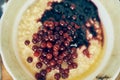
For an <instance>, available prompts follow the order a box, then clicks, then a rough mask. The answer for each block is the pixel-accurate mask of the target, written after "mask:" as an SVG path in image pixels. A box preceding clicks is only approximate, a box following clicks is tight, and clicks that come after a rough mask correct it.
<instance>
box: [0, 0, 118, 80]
mask: <svg viewBox="0 0 120 80" xmlns="http://www.w3.org/2000/svg"><path fill="white" fill-rule="evenodd" d="M52 1H53V2H52ZM58 1H59V0H58ZM63 1H67V0H63ZM71 1H72V0H71ZM86 1H87V0H86ZM60 2H61V1H59V2H57V1H56V0H46V1H42V0H31V1H29V0H21V1H14V0H10V1H9V2H8V4H7V7H6V9H5V11H4V14H3V16H2V19H1V27H0V30H1V31H0V51H1V52H0V53H1V55H2V60H3V63H4V65H5V67H6V69H7V70H8V72H9V73H10V75H11V76H12V78H13V79H14V80H35V79H37V80H39V79H40V80H45V79H41V78H39V76H37V77H36V74H37V73H39V72H41V71H42V70H41V71H40V66H37V68H36V65H37V63H38V62H40V60H41V58H39V57H40V51H37V52H38V53H39V54H37V52H36V51H35V49H33V47H34V46H36V44H37V42H35V40H34V38H36V36H35V35H36V34H40V32H41V30H42V29H44V27H45V26H46V25H47V24H46V22H47V21H48V20H47V21H45V20H46V19H47V18H48V16H47V18H46V17H45V18H44V16H46V15H47V14H45V13H47V12H49V13H50V10H51V11H52V9H51V7H50V6H53V7H54V6H56V5H60V6H61V4H62V3H60ZM68 2H69V1H68ZM83 2H84V1H83ZM89 2H90V5H91V3H92V6H94V7H95V9H97V11H98V12H96V13H98V14H97V15H98V16H97V18H98V17H99V18H98V19H97V18H96V19H93V20H91V19H89V20H88V21H85V22H86V23H85V25H84V26H83V25H81V24H82V23H81V24H80V30H81V28H83V29H82V30H83V31H84V28H85V27H87V28H85V30H86V34H87V29H89V30H91V28H90V26H91V25H92V26H95V27H96V32H97V29H98V28H99V29H98V30H100V31H101V32H99V31H98V34H100V35H99V36H97V37H95V38H94V39H93V38H90V37H88V38H85V39H86V40H88V41H89V43H90V46H89V48H88V51H90V52H91V54H90V55H91V56H90V55H89V54H85V53H84V55H83V54H82V51H81V50H82V49H84V48H85V49H86V47H85V46H87V45H88V44H87V42H85V43H86V44H84V45H82V44H79V45H81V46H79V49H80V50H78V49H77V52H78V53H79V54H80V55H78V58H77V59H76V60H74V61H77V63H78V64H77V65H78V67H76V66H75V67H76V68H75V69H73V70H71V69H70V70H69V71H70V73H69V76H68V75H67V77H68V78H66V76H64V75H62V72H61V71H60V70H59V72H60V73H58V71H57V70H56V68H54V67H52V68H53V69H52V72H50V73H49V75H47V78H46V80H54V78H53V77H54V74H55V73H56V72H57V73H58V74H60V75H61V76H62V78H61V79H60V80H73V79H75V80H93V79H98V80H99V79H100V78H101V76H102V77H105V76H107V78H110V79H113V76H114V75H115V74H113V75H111V74H109V73H111V72H112V70H114V71H116V73H118V71H119V65H118V67H116V68H115V69H114V67H113V66H114V65H116V64H117V60H118V58H116V60H115V61H116V62H115V61H114V60H113V59H115V57H114V58H113V56H119V54H118V53H119V52H117V50H116V49H115V47H116V46H118V44H115V42H119V41H118V39H117V38H116V36H115V35H116V33H115V31H116V29H117V28H116V27H113V24H112V23H113V22H112V21H111V18H110V16H109V14H108V13H107V11H106V9H105V8H104V7H103V5H102V4H101V2H100V1H98V0H91V1H88V4H89ZM18 3H19V4H18ZM59 3H60V4H59ZM76 3H77V2H76ZM81 3H82V1H81ZM48 5H49V6H48ZM76 5H77V4H76ZM76 5H75V6H76ZM47 6H48V7H47ZM82 6H83V5H82ZM83 7H84V6H83ZM76 8H77V7H76ZM57 9H59V8H57ZM71 9H74V5H73V6H72V7H71ZM60 10H61V9H60ZM93 10H94V9H93ZM56 11H57V10H56ZM58 11H59V10H58ZM68 12H69V11H68ZM68 12H66V13H65V14H66V15H68ZM80 14H82V12H81V13H80ZM52 15H55V14H52ZM52 15H51V16H52ZM58 16H59V15H57V17H58ZM52 17H53V16H52ZM95 17H96V15H95ZM80 18H81V17H80ZM60 19H61V18H60ZM65 19H66V18H65ZM49 20H50V21H53V19H51V18H50V19H49ZM55 20H56V21H57V20H58V19H56V18H55ZM55 20H54V21H55ZM94 21H98V22H99V21H100V23H98V22H94ZM81 22H82V20H81ZM42 23H43V24H42ZM47 23H49V22H47ZM66 23H67V22H66ZM97 23H98V24H99V25H98V24H97ZM59 24H60V25H59V26H63V21H61V22H59ZM68 24H69V22H68V23H67V25H68ZM49 25H50V24H49ZM71 25H72V24H71ZM81 26H82V27H81ZM47 27H48V26H47ZM75 28H77V29H78V28H79V26H78V25H77V27H75ZM49 30H51V31H54V33H55V32H56V33H55V34H57V31H58V32H59V30H57V29H56V30H54V29H53V28H52V29H51V27H50V29H49ZM62 30H63V29H62ZM78 30H79V29H78ZM44 31H46V30H45V29H44ZM46 32H47V31H46ZM81 32H82V31H81ZM91 32H93V33H94V31H93V30H91ZM118 32H119V31H118ZM83 33H84V32H83ZM59 34H60V35H59V36H61V35H62V31H61V32H60V33H59ZM79 34H81V33H79ZM95 35H97V34H95ZM45 36H46V35H44V36H42V37H41V36H40V37H41V38H45ZM84 36H85V35H84ZM84 36H83V37H82V38H84ZM93 36H94V34H93ZM48 37H49V36H48ZM101 37H102V38H101ZM39 39H40V38H39ZM91 39H93V40H91ZM97 39H98V40H97ZM45 40H46V41H47V38H45ZM50 40H51V38H50ZM57 40H58V39H57ZM57 40H56V41H54V40H53V41H50V42H54V43H55V42H58V41H57ZM75 40H76V39H75ZM80 40H81V39H80ZM40 42H44V40H41V39H40ZM40 42H39V43H38V44H37V47H38V46H39V44H40V48H39V49H41V47H42V49H45V50H46V48H44V46H41V44H42V43H40ZM63 42H66V41H63ZM78 42H79V40H78ZM47 43H48V42H47ZM54 43H52V44H54ZM73 43H74V42H73ZM75 44H76V43H75ZM63 45H66V46H67V44H63ZM71 46H72V47H76V46H75V45H73V44H72V45H71ZM94 46H95V48H94ZM34 48H35V47H34ZM48 48H51V46H49V45H48V46H47V49H48ZM60 48H61V46H60ZM66 48H67V47H66ZM70 49H72V48H70ZM70 49H68V48H67V49H64V51H68V50H70ZM113 49H114V50H113ZM53 51H56V47H55V49H54V47H53ZM53 51H52V53H54V52H53ZM60 52H62V51H59V53H60ZM85 52H86V50H85ZM92 52H93V53H92ZM52 53H51V54H52ZM95 53H97V54H96V55H95ZM41 54H42V53H41ZM46 54H48V53H46ZM51 54H50V53H49V55H51ZM60 54H62V53H60ZM60 54H59V55H60ZM42 55H43V54H42ZM52 55H54V54H52ZM94 55H95V56H94ZM44 57H46V55H45V56H44ZM38 58H39V59H40V60H38ZM54 58H56V57H53V56H52V58H50V57H49V56H48V57H47V59H49V60H50V61H48V63H50V65H52V66H54V64H55V63H56V62H57V61H58V60H55V61H56V62H55V61H53V60H51V59H54ZM59 58H60V57H59ZM72 58H76V57H72ZM72 58H70V59H72ZM92 58H93V59H92ZM44 59H46V58H44ZM44 59H42V60H43V61H41V62H40V64H42V65H43V66H42V67H43V69H46V68H45V67H46V66H45V65H48V64H46V62H45V63H44ZM70 59H69V60H67V61H66V63H67V64H69V63H68V62H69V61H70ZM111 60H113V62H110V61H111ZM51 61H52V62H51ZM53 62H54V63H53ZM73 63H74V62H73ZM56 64H57V63H56ZM59 64H60V63H59ZM70 64H71V63H70ZM72 65H73V64H72ZM86 65H87V66H86ZM110 65H111V67H110V68H108V69H107V67H108V66H110ZM48 67H49V66H48ZM58 68H60V67H58ZM46 70H47V69H46ZM54 70H56V71H54ZM103 71H104V73H103ZM105 71H106V72H105ZM39 74H40V73H39ZM64 74H65V72H64ZM109 75H110V76H109ZM42 77H43V74H42ZM38 78H39V79H38ZM55 78H56V76H55Z"/></svg>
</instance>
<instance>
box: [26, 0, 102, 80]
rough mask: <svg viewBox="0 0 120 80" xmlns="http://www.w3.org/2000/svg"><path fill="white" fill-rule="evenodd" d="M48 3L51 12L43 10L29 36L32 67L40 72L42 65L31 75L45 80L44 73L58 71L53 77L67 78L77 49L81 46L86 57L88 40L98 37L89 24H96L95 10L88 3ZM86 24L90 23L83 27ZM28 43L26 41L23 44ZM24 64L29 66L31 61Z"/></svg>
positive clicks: (71, 0)
mask: <svg viewBox="0 0 120 80" xmlns="http://www.w3.org/2000/svg"><path fill="white" fill-rule="evenodd" d="M48 4H49V5H50V6H51V9H49V10H46V11H45V12H44V13H43V15H42V17H41V18H40V19H38V20H37V22H41V23H42V26H41V28H40V29H39V30H38V31H37V32H36V33H34V34H33V36H32V37H33V38H32V42H31V43H32V44H33V46H32V50H33V51H34V53H33V55H34V56H35V57H37V58H38V63H37V64H36V68H38V69H42V66H43V65H45V66H46V68H45V69H42V70H40V72H38V73H36V74H35V78H36V80H46V76H47V73H49V72H51V71H52V70H58V72H57V73H55V74H54V78H55V79H56V80H60V78H62V79H67V78H68V77H69V72H70V70H71V69H76V68H77V67H78V64H77V62H75V59H76V58H78V53H77V48H81V46H85V47H86V49H85V50H84V51H83V54H84V55H85V56H86V57H87V58H90V53H89V51H88V47H89V45H90V42H89V40H90V39H92V38H93V37H94V38H97V36H98V34H97V32H96V30H95V27H94V24H92V21H97V22H99V23H100V19H99V16H98V9H97V7H96V6H95V5H94V4H93V2H91V1H90V0H62V1H61V2H52V3H48ZM91 20H92V21H91ZM87 22H91V24H90V25H89V24H86V23H87ZM87 32H89V34H90V35H89V37H87ZM29 44H30V41H29V40H26V41H25V45H26V46H28V45H29ZM28 62H29V63H31V62H32V59H29V60H28ZM63 63H66V64H67V67H66V68H63V67H62V65H63Z"/></svg>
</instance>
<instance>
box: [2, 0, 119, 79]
mask: <svg viewBox="0 0 120 80" xmlns="http://www.w3.org/2000/svg"><path fill="white" fill-rule="evenodd" d="M34 1H35V0H31V1H29V0H10V1H9V2H8V5H7V8H6V10H5V12H4V15H3V16H2V20H1V27H0V30H1V31H0V53H1V55H2V59H3V63H4V65H5V67H6V69H7V70H8V72H9V73H10V74H11V76H12V77H13V79H14V80H33V79H32V78H31V77H30V76H29V75H30V74H28V73H27V70H26V69H24V68H23V67H22V66H21V64H20V63H19V61H18V59H17V57H16V54H15V53H16V51H15V49H14V47H15V46H14V45H15V44H14V36H16V29H17V26H18V23H19V21H20V19H21V16H22V14H23V12H24V11H25V10H26V9H27V8H28V7H29V6H30V5H31V4H32V2H34ZM92 1H93V2H94V3H95V4H96V6H97V7H98V10H99V16H100V18H101V21H102V23H103V26H104V31H105V35H106V36H105V53H104V57H103V59H102V61H101V63H100V65H99V67H98V68H97V69H96V70H95V71H94V72H93V73H92V74H91V75H89V76H88V77H87V78H86V79H85V80H93V78H94V79H95V78H96V76H97V75H98V74H99V73H101V74H102V75H100V76H98V77H101V76H103V77H104V76H105V75H107V76H109V77H110V79H113V75H109V74H108V73H109V72H110V73H111V71H112V70H114V71H118V70H119V67H116V68H115V69H114V67H113V65H116V63H118V61H117V60H118V59H119V58H118V57H117V56H120V54H119V52H118V51H117V49H118V48H116V46H117V47H118V46H119V45H118V44H113V43H114V42H115V43H119V41H118V37H116V36H115V35H116V33H114V32H115V31H118V32H120V30H117V28H115V27H113V26H112V22H111V19H110V17H109V15H108V13H107V12H106V10H105V9H104V7H103V5H102V4H101V3H100V1H99V0H92ZM119 39H120V37H119ZM113 46H114V48H113ZM113 49H114V50H113ZM111 55H114V56H115V58H116V60H113V58H114V57H113V56H111ZM115 58H114V59H115ZM108 60H109V61H108ZM111 60H113V61H114V63H113V62H111V63H110V61H111ZM115 62H116V63H115ZM108 65H109V66H110V65H111V66H112V67H110V68H106V67H107V66H108ZM105 66H106V67H105ZM117 66H120V65H117ZM102 70H104V73H102V72H101V71H102ZM105 71H107V72H105Z"/></svg>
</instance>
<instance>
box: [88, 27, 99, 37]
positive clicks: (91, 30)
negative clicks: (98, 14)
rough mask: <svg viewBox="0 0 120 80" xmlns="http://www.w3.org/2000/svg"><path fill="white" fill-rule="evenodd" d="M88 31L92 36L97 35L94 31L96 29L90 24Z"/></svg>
mask: <svg viewBox="0 0 120 80" xmlns="http://www.w3.org/2000/svg"><path fill="white" fill-rule="evenodd" d="M89 30H90V33H92V35H93V36H94V37H96V36H97V33H96V31H95V29H94V27H93V26H92V27H90V29H89Z"/></svg>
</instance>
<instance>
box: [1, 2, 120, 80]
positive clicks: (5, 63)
mask: <svg viewBox="0 0 120 80" xmlns="http://www.w3.org/2000/svg"><path fill="white" fill-rule="evenodd" d="M92 1H93V0H92ZM94 1H96V0H94ZM11 3H12V0H10V1H8V5H9V4H11ZM99 5H101V4H99ZM7 7H8V6H7ZM6 10H7V9H6ZM6 10H5V12H6ZM4 16H5V14H4V13H3V16H2V17H1V22H0V25H1V24H2V19H3V18H4ZM0 30H1V27H0ZM0 35H1V32H0ZM1 47H2V46H1V36H0V53H1V56H2V59H3V63H4V65H5V68H6V69H7V70H8V72H9V73H10V74H11V76H12V78H13V79H15V77H14V74H12V73H11V70H10V68H9V67H7V62H5V61H6V60H5V58H4V55H3V52H2V48H1ZM119 71H120V69H119Z"/></svg>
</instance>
